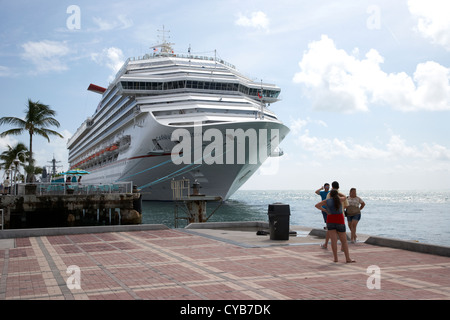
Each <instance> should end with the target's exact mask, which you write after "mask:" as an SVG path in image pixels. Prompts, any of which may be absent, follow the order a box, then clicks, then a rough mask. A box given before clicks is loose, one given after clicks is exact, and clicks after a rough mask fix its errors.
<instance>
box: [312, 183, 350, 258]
mask: <svg viewBox="0 0 450 320" xmlns="http://www.w3.org/2000/svg"><path fill="white" fill-rule="evenodd" d="M343 201H345V196H344V197H340V196H339V194H338V191H337V190H331V191H330V199H326V200H323V201H321V202H319V203H317V204H316V208H317V209H319V210H326V212H327V214H328V216H327V229H328V231H327V232H329V236H330V240H331V249H332V250H333V256H334V262H338V255H337V239H338V237H339V240H340V241H341V244H342V251H344V254H345V259H346V262H347V263H350V262H355V261H354V260H352V259H351V258H350V253H349V251H348V244H347V234H346V233H345V219H344V214H343V212H342V203H341V202H343ZM322 206H324V207H325V209H324V208H322Z"/></svg>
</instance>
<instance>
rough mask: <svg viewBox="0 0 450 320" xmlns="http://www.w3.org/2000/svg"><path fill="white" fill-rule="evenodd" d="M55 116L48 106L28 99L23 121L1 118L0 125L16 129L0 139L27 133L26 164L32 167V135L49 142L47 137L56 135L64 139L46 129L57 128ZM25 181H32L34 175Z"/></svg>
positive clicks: (3, 133) (4, 134) (2, 134)
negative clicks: (12, 126)
mask: <svg viewBox="0 0 450 320" xmlns="http://www.w3.org/2000/svg"><path fill="white" fill-rule="evenodd" d="M55 115H56V111H54V110H52V109H51V108H50V107H49V106H48V105H45V104H42V103H40V102H39V101H37V102H33V101H31V100H30V99H28V105H27V109H25V120H23V119H20V118H16V117H2V118H0V125H3V124H9V125H15V126H17V128H14V129H9V130H6V131H5V132H2V133H1V134H0V137H5V136H7V135H20V134H22V133H23V131H28V133H29V135H30V146H29V151H30V156H29V157H28V163H29V166H30V167H31V166H32V165H33V135H35V134H37V135H40V136H42V137H44V138H46V139H47V140H48V142H50V138H49V135H56V136H59V137H60V138H64V137H63V136H62V135H61V134H59V133H58V132H56V131H53V130H50V129H48V127H49V126H55V127H57V128H59V126H60V124H59V122H58V121H57V120H56V119H55V118H53V117H54V116H55ZM30 176H31V177H30V178H28V179H27V180H31V181H32V180H33V179H34V175H33V174H31V175H30Z"/></svg>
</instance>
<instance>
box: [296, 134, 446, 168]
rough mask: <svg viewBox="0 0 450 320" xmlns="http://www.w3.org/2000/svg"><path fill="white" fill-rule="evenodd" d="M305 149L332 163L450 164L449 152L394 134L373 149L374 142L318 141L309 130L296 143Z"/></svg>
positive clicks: (441, 147)
mask: <svg viewBox="0 0 450 320" xmlns="http://www.w3.org/2000/svg"><path fill="white" fill-rule="evenodd" d="M295 143H296V144H297V145H300V146H301V147H302V148H303V149H304V150H306V151H310V152H312V153H313V154H314V155H315V156H316V157H318V158H321V159H325V160H331V159H336V158H348V159H354V160H362V159H371V160H380V161H393V160H408V163H411V161H414V160H425V161H432V162H434V161H443V162H448V161H450V149H448V148H447V147H445V146H441V145H439V144H436V143H433V144H431V145H430V144H429V143H424V144H422V145H421V146H414V145H408V144H407V143H406V141H405V140H404V139H403V138H401V137H400V136H398V135H395V134H394V135H392V136H391V137H390V139H389V141H388V142H387V143H386V144H385V145H381V146H378V147H377V146H374V145H372V144H371V143H364V144H361V143H356V142H355V141H353V140H352V139H348V138H347V139H338V138H319V137H314V136H311V135H310V132H309V130H308V129H305V130H304V132H303V133H302V134H299V135H298V137H297V138H296V140H295Z"/></svg>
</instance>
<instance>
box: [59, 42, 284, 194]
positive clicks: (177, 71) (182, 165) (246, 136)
mask: <svg viewBox="0 0 450 320" xmlns="http://www.w3.org/2000/svg"><path fill="white" fill-rule="evenodd" d="M150 49H151V50H152V52H151V53H150V54H146V55H145V56H143V57H139V58H129V59H128V60H127V61H126V62H125V63H124V65H123V66H122V68H121V69H120V70H119V71H118V73H117V74H116V77H115V79H114V80H113V81H112V82H111V83H110V84H109V86H108V88H104V87H101V86H98V85H94V84H90V85H89V87H88V90H90V91H93V92H96V93H98V94H100V95H101V99H100V102H99V104H98V106H97V108H96V110H95V113H94V114H93V115H92V116H91V117H88V118H87V119H86V120H85V121H84V122H83V123H82V125H81V126H80V127H79V128H78V130H77V131H76V133H75V134H74V135H73V136H72V137H71V138H70V139H69V141H68V144H67V147H68V149H69V166H70V168H71V169H74V168H80V169H83V170H87V171H89V172H90V174H88V175H85V176H84V177H83V179H82V181H83V182H85V183H103V184H107V183H115V182H120V181H132V182H133V185H135V186H137V187H138V188H139V189H140V190H141V193H142V194H143V199H144V200H163V201H166V200H168V201H171V200H173V193H172V189H171V181H173V180H180V179H189V181H192V182H194V181H196V182H198V183H199V184H200V186H201V193H202V194H205V195H208V196H215V197H221V198H222V199H223V200H226V199H228V198H229V197H230V196H231V195H232V194H233V193H234V192H236V191H237V190H238V189H239V188H240V187H241V186H242V185H243V184H244V183H245V182H246V181H247V180H248V179H249V178H250V177H251V176H252V175H253V174H254V173H255V172H257V170H258V168H260V166H261V165H262V163H263V162H264V161H266V159H267V158H268V157H272V156H275V157H276V156H280V155H282V151H280V150H281V149H280V148H279V144H280V143H281V141H282V140H283V139H284V138H285V136H286V135H287V134H288V132H289V129H288V128H287V127H286V126H285V125H284V124H283V123H282V122H281V121H280V120H279V119H278V118H277V116H276V114H275V113H274V112H273V111H271V110H270V109H269V107H270V105H271V104H273V103H275V102H276V101H278V100H279V94H280V91H281V89H280V88H279V87H278V86H276V85H274V84H268V83H262V81H261V82H258V81H253V80H251V79H249V78H248V77H246V76H244V75H243V74H241V73H240V72H238V71H237V70H236V68H235V67H234V66H233V65H231V64H229V63H227V62H226V61H223V60H222V59H219V58H217V56H216V54H214V56H212V55H211V56H210V57H205V56H197V55H193V54H190V52H188V53H187V54H177V53H175V52H174V50H173V44H172V43H169V42H168V41H166V40H165V39H164V37H163V40H162V41H161V43H160V44H158V45H156V46H153V47H151V48H150ZM189 51H190V50H189ZM268 178H271V177H268Z"/></svg>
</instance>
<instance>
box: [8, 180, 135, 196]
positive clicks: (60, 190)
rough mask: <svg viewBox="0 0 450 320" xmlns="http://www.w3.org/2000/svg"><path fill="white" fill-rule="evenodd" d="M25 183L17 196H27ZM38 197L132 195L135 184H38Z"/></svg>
mask: <svg viewBox="0 0 450 320" xmlns="http://www.w3.org/2000/svg"><path fill="white" fill-rule="evenodd" d="M26 185H27V184H25V183H19V184H17V189H16V191H17V195H23V194H27V191H26ZM33 185H35V186H36V190H35V192H33V194H36V195H68V194H75V195H89V194H105V193H132V192H133V182H132V181H124V182H114V183H104V184H103V183H78V182H71V183H64V182H36V183H33Z"/></svg>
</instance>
